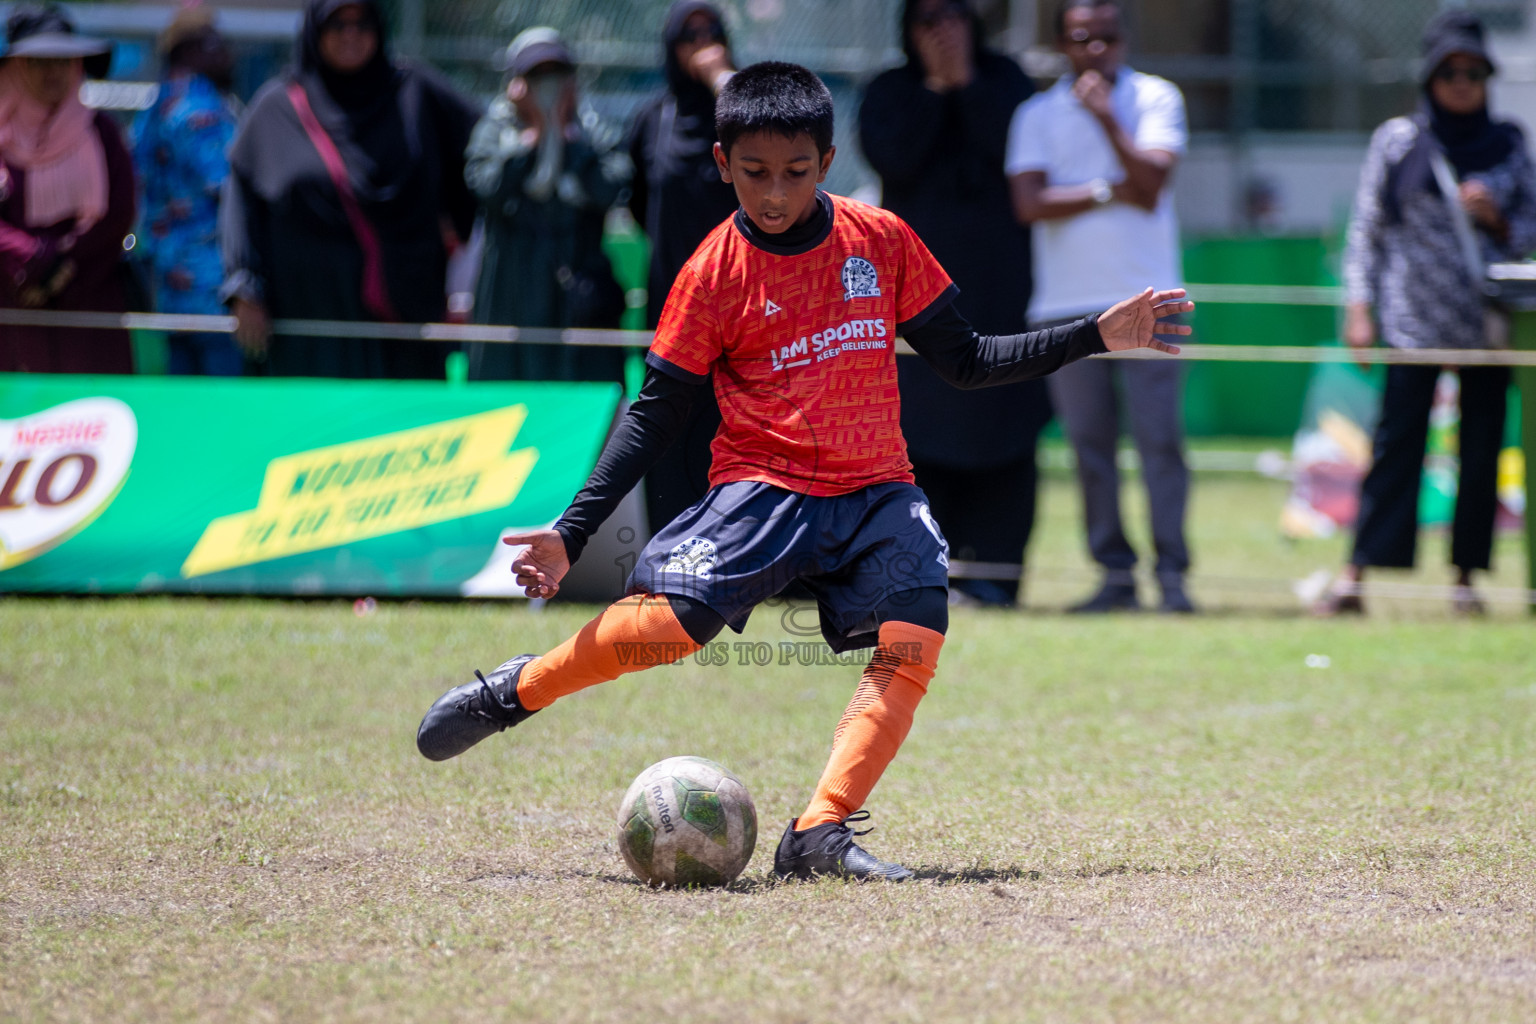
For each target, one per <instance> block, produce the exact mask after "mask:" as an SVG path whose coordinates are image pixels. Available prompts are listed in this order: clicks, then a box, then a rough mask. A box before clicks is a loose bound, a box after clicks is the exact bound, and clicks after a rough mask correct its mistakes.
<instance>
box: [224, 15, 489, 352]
mask: <svg viewBox="0 0 1536 1024" xmlns="http://www.w3.org/2000/svg"><path fill="white" fill-rule="evenodd" d="M295 51H296V52H295V54H294V57H295V60H294V67H293V68H292V69H290V70H289V71H287V72H285V73H284V74H282V75H279V76H278V77H277V78H274V79H273V80H272V81H270V82H268V83H267V84H266V85H264V86H262V87H261V89H260V90H259V91H258V92H257V93H256V96H255V98H253V99H252V100H251V105H250V107H249V109H248V110H247V112H246V115H245V119H244V120H243V121H242V122H241V124H240V127H239V130H238V132H237V134H236V135H235V140H234V144H233V145H232V146H231V147H230V153H229V166H230V175H229V178H228V180H227V181H226V183H225V188H224V193H223V196H222V208H221V210H220V224H221V230H222V243H223V251H224V264H225V269H226V271H227V276H226V279H225V283H224V286H223V289H222V292H221V297H222V298H224V299H225V301H227V302H228V303H229V304H230V307H231V311H232V312H233V313H234V315H235V317H236V319H237V320H238V323H239V327H238V330H237V332H236V338H237V340H238V341H239V342H240V344H241V345H242V347H244V348H245V350H246V351H247V352H248V353H250V354H251V355H252V356H255V357H257V358H265V360H266V368H267V371H268V372H269V373H270V374H271V375H273V376H285V377H358V378H361V377H375V378H378V377H383V378H400V377H404V378H436V379H439V380H440V379H442V377H443V373H444V358H445V356H446V354H447V351H448V348H447V346H445V345H442V344H440V343H437V342H430V341H395V340H379V339H375V338H320V337H305V336H300V335H287V334H279V335H275V336H274V335H272V333H271V321H272V320H274V319H279V318H281V319H299V320H358V321H382V322H403V323H414V322H420V321H424V320H425V321H437V320H442V319H443V318H444V316H445V315H446V312H447V304H448V303H447V289H446V279H447V265H448V255H449V250H450V247H452V246H456V245H457V244H459V243H460V242H462V241H463V240H465V239H467V238H468V237H469V231H470V228H471V226H472V225H473V223H474V217H475V199H474V196H473V195H472V194H471V193H470V191H469V186H468V185H467V184H466V183H465V181H464V147H465V146H466V145H467V144H468V142H469V136H470V131H471V129H473V128H474V125H475V121H476V119H477V118H478V117H479V111H478V110H476V109H475V108H474V107H472V106H470V104H469V103H468V102H467V101H465V100H464V99H463V98H462V97H460V96H459V95H458V93H456V92H455V91H454V90H453V89H452V87H450V86H449V85H448V84H447V82H445V81H444V80H443V79H442V78H440V77H439V76H438V75H437V74H436V73H435V72H433V71H430V70H428V69H427V68H425V67H422V66H420V65H417V64H413V63H407V62H403V61H398V62H397V61H396V60H395V59H394V58H393V57H392V56H391V54H390V50H389V40H388V38H387V33H386V31H385V20H384V9H383V6H382V5H381V4H380V3H379V0H308V3H307V4H306V5H305V10H304V21H303V27H302V29H301V30H300V33H299V37H298V39H297V41H296V46H295Z"/></svg>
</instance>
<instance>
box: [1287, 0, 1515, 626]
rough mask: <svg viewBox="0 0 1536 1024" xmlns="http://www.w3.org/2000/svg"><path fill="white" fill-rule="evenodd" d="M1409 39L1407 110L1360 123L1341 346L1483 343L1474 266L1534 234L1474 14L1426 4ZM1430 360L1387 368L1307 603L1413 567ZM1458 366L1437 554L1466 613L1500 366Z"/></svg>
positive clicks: (1494, 455)
mask: <svg viewBox="0 0 1536 1024" xmlns="http://www.w3.org/2000/svg"><path fill="white" fill-rule="evenodd" d="M1423 52H1424V62H1423V65H1422V77H1421V79H1420V81H1421V82H1422V83H1423V99H1422V101H1421V102H1420V105H1419V110H1418V111H1417V112H1416V113H1415V114H1413V115H1411V116H1409V117H1395V118H1393V119H1392V120H1390V121H1387V122H1386V123H1385V124H1383V125H1382V126H1381V127H1380V128H1378V129H1376V133H1375V135H1374V136H1372V138H1371V146H1370V150H1369V152H1368V153H1367V154H1366V158H1365V166H1364V168H1363V169H1362V171H1361V175H1360V188H1359V191H1358V193H1357V194H1356V197H1355V209H1354V216H1353V218H1352V220H1351V223H1350V227H1349V238H1348V245H1347V248H1346V250H1345V256H1344V283H1345V292H1346V301H1347V307H1346V313H1345V321H1344V337H1345V340H1346V341H1347V342H1348V343H1349V344H1350V345H1351V346H1353V347H1355V348H1369V347H1370V346H1371V345H1373V344H1375V342H1376V340H1377V338H1378V336H1379V337H1380V339H1381V340H1382V341H1383V342H1385V343H1386V344H1387V345H1390V346H1392V347H1394V348H1409V349H1411V348H1469V349H1473V348H1489V347H1493V346H1497V345H1499V344H1500V343H1501V339H1499V338H1497V337H1494V336H1492V335H1493V333H1495V332H1490V329H1489V328H1490V319H1489V318H1488V317H1487V315H1486V313H1487V310H1486V309H1485V299H1484V292H1483V288H1482V284H1483V281H1482V278H1483V268H1484V265H1485V264H1486V263H1488V262H1490V261H1495V260H1511V259H1520V258H1521V257H1523V256H1524V255H1525V254H1527V253H1529V252H1530V251H1531V250H1532V249H1533V248H1536V175H1533V171H1532V165H1531V161H1530V158H1529V156H1528V155H1527V153H1526V149H1525V139H1524V136H1523V135H1522V134H1521V132H1520V129H1519V128H1518V127H1516V126H1515V125H1513V124H1511V123H1509V122H1504V121H1495V120H1493V119H1492V118H1491V117H1490V116H1489V114H1488V85H1487V81H1488V78H1489V76H1490V75H1492V74H1493V71H1494V66H1493V61H1492V60H1491V59H1490V58H1489V56H1488V51H1487V48H1486V46H1485V45H1484V42H1483V26H1482V24H1481V22H1479V21H1478V20H1477V18H1476V17H1475V16H1473V15H1471V14H1469V13H1467V12H1465V11H1448V12H1446V13H1444V14H1442V15H1440V16H1439V17H1438V18H1436V19H1435V20H1434V21H1433V22H1432V23H1431V24H1430V25H1429V27H1428V28H1427V29H1426V30H1425V33H1424V43H1423ZM1442 183H1444V186H1445V187H1442ZM1373 313H1374V316H1373ZM1439 375H1440V369H1439V367H1435V366H1416V365H1415V366H1406V365H1397V366H1389V367H1388V368H1387V384H1386V392H1385V394H1384V395H1383V396H1382V408H1381V420H1380V422H1379V423H1378V424H1377V427H1376V435H1375V439H1374V443H1373V448H1374V451H1373V455H1374V459H1373V463H1372V465H1371V469H1370V471H1369V473H1367V474H1366V477H1365V480H1364V481H1363V482H1362V484H1361V487H1360V512H1359V517H1358V519H1357V521H1356V532H1355V543H1354V550H1353V552H1352V553H1351V555H1350V560H1349V564H1348V565H1346V566H1345V567H1344V571H1343V572H1342V573H1341V574H1340V576H1339V578H1338V579H1337V580H1336V581H1335V583H1334V586H1333V588H1332V589H1331V590H1330V592H1329V593H1328V594H1327V595H1326V596H1325V597H1324V598H1323V600H1322V601H1321V602H1320V603H1319V605H1318V607H1317V609H1316V610H1317V611H1318V612H1319V613H1320V614H1327V615H1333V614H1338V613H1341V612H1347V613H1359V612H1361V611H1363V610H1364V605H1363V602H1362V600H1361V597H1360V581H1361V579H1362V578H1363V577H1364V574H1365V569H1366V567H1367V566H1385V567H1390V568H1404V569H1406V568H1412V566H1413V561H1414V546H1415V541H1416V539H1417V533H1418V505H1419V483H1420V479H1421V477H1422V474H1423V467H1424V447H1425V442H1426V440H1427V438H1428V432H1429V412H1430V407H1431V405H1432V404H1433V402H1434V393H1435V382H1436V380H1437V379H1438V377H1439ZM1460 378H1461V427H1460V454H1461V475H1460V481H1459V485H1458V488H1457V495H1456V511H1455V516H1454V519H1453V522H1452V527H1451V564H1452V565H1453V566H1454V567H1455V569H1456V584H1455V590H1454V597H1453V608H1454V610H1455V611H1457V612H1459V613H1463V614H1467V613H1480V612H1482V611H1483V604H1482V601H1481V600H1480V599H1479V598H1478V596H1477V594H1476V592H1475V591H1474V590H1473V589H1472V573H1473V572H1474V571H1477V570H1479V569H1483V570H1486V569H1487V568H1488V567H1489V564H1490V562H1491V556H1492V549H1493V523H1494V514H1495V512H1496V511H1497V492H1496V487H1497V475H1498V456H1499V449H1500V448H1501V446H1502V444H1503V437H1504V413H1505V396H1506V393H1507V392H1508V390H1509V369H1508V368H1507V367H1503V366H1477V367H1473V366H1467V367H1462V368H1461V371H1460Z"/></svg>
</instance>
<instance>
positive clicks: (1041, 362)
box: [555, 301, 1105, 563]
mask: <svg viewBox="0 0 1536 1024" xmlns="http://www.w3.org/2000/svg"><path fill="white" fill-rule="evenodd" d="M919 320H920V322H919V323H918V324H917V325H915V326H914V325H912V324H910V323H909V324H906V325H903V324H898V325H897V327H896V330H897V333H898V334H900V335H901V336H902V337H904V338H905V339H906V341H907V344H908V345H910V346H912V349H913V351H915V352H916V353H917V354H918V355H920V356H922V357H923V359H924V360H926V361H927V363H928V365H930V366H932V367H933V368H934V370H935V371H936V372H937V373H938V374H939V376H940V377H943V378H944V379H945V380H946V381H948V382H949V383H951V384H953V385H955V386H956V387H958V388H985V387H992V386H994V385H997V384H1009V383H1012V382H1013V381H1019V380H1031V379H1033V378H1035V377H1043V376H1045V375H1046V374H1048V373H1050V372H1052V371H1053V370H1058V369H1060V368H1061V367H1063V366H1065V365H1066V364H1068V363H1070V362H1073V361H1075V360H1078V359H1082V358H1083V357H1085V356H1090V355H1094V354H1096V353H1099V352H1103V351H1105V348H1104V341H1103V339H1102V338H1101V337H1100V336H1099V325H1098V317H1097V316H1090V317H1086V318H1084V319H1082V320H1078V321H1076V322H1075V323H1071V324H1065V325H1063V326H1061V327H1052V328H1049V329H1047V330H1043V331H1029V332H1027V333H1025V334H1007V335H981V334H977V333H976V330H975V328H973V327H972V326H971V325H970V324H969V323H967V322H966V319H965V317H963V316H961V315H960V313H959V311H958V310H956V309H955V306H954V303H953V302H952V301H951V302H946V303H945V304H944V305H943V306H942V307H940V308H939V309H937V310H933V311H931V312H930V313H929V315H927V316H925V317H921V318H919ZM681 372H682V371H678V373H679V374H681ZM709 386H710V383H709V379H708V378H707V377H705V378H692V379H684V378H683V377H682V376H675V375H673V374H671V373H668V372H666V371H664V370H661V369H658V368H657V367H656V366H655V365H654V364H653V365H650V366H648V367H647V369H646V374H645V383H644V385H643V386H642V387H641V389H640V394H639V396H638V397H637V398H636V399H635V400H634V402H633V403H631V404H630V407H629V411H628V412H627V413H625V415H624V418H623V419H621V420H620V421H619V425H618V426H617V427H615V428H614V431H613V434H612V435H610V436H609V438H608V443H607V444H606V445H604V446H603V453H602V455H600V456H599V457H598V460H597V465H596V466H594V467H593V469H592V475H591V476H590V477H588V478H587V485H586V486H585V487H583V488H582V489H581V492H580V493H579V494H577V495H576V497H575V499H573V500H572V501H571V504H570V507H569V508H567V509H566V510H565V514H564V515H562V516H561V517H560V519H559V521H558V522H556V523H555V529H556V530H557V531H558V532H559V533H560V536H561V539H563V540H564V541H565V553H566V557H567V558H569V559H570V561H571V562H572V563H574V562H575V561H576V559H577V558H579V557H580V556H581V552H582V549H583V548H585V547H586V544H587V540H588V539H589V538H590V537H591V536H592V534H593V533H595V532H596V531H597V528H598V527H599V526H601V525H602V524H603V522H604V521H605V520H606V519H607V518H608V517H609V516H610V515H612V514H613V510H614V509H615V508H617V507H618V504H619V502H620V501H622V500H623V498H624V496H625V495H626V494H628V493H629V492H630V491H631V490H632V489H634V486H635V485H636V484H638V483H639V482H640V478H641V477H642V476H644V475H645V472H646V470H648V469H650V468H651V466H652V465H653V464H654V463H655V461H656V460H657V459H658V458H660V457H661V453H662V452H664V451H666V449H667V446H668V445H670V444H671V443H672V442H673V441H674V440H675V439H676V438H677V436H678V434H679V433H680V432H681V431H682V429H683V425H684V424H685V423H686V422H687V419H688V410H689V409H690V408H692V406H693V403H694V400H695V399H696V398H697V397H698V395H699V394H700V393H701V392H702V390H703V389H704V388H707V387H709Z"/></svg>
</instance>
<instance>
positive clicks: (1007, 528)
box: [912, 429, 1038, 604]
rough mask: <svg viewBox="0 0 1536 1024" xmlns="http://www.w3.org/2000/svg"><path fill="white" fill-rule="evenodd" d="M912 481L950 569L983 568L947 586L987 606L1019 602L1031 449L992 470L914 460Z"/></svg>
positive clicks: (1030, 516) (1032, 476) (1028, 522)
mask: <svg viewBox="0 0 1536 1024" xmlns="http://www.w3.org/2000/svg"><path fill="white" fill-rule="evenodd" d="M1036 432H1037V433H1038V429H1037V431H1036ZM912 475H913V476H914V477H916V478H917V486H919V487H921V488H922V489H923V493H924V494H926V495H928V507H929V509H930V510H931V511H932V512H933V518H934V519H936V520H938V523H939V528H940V529H942V530H943V531H944V537H945V539H946V540H948V541H949V557H950V563H951V565H952V566H954V567H955V569H956V570H961V569H962V566H961V565H959V564H957V563H965V562H974V563H982V565H980V566H977V567H976V569H977V570H978V575H977V576H964V575H960V573H959V571H957V572H953V573H951V575H950V578H949V585H950V586H951V587H953V588H955V589H957V590H960V591H963V592H965V593H967V594H970V595H971V596H972V597H975V598H977V599H979V600H981V601H985V602H988V603H993V604H1013V603H1015V602H1017V601H1018V598H1019V576H1020V574H1021V573H1022V572H1023V563H1024V546H1025V545H1026V544H1028V543H1029V534H1030V531H1031V530H1032V529H1033V528H1034V525H1035V488H1036V477H1037V472H1036V469H1035V453H1034V449H1033V446H1031V449H1030V453H1029V454H1028V455H1027V456H1025V457H1024V458H1022V459H1019V460H1018V461H1016V462H1010V463H1007V464H1005V465H1002V466H996V467H993V468H991V469H954V468H951V467H949V466H941V465H936V464H934V463H929V462H919V461H917V460H915V459H914V460H913V462H912ZM992 566H995V567H996V568H995V569H992V568H990V567H992ZM982 574H985V575H982ZM988 577H990V578H988Z"/></svg>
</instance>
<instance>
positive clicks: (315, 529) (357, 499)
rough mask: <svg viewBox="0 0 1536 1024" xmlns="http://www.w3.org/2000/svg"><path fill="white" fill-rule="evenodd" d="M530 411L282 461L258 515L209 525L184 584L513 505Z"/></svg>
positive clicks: (527, 457) (497, 413)
mask: <svg viewBox="0 0 1536 1024" xmlns="http://www.w3.org/2000/svg"><path fill="white" fill-rule="evenodd" d="M527 416H528V407H527V406H525V405H514V406H509V407H507V408H504V409H495V410H492V411H490V412H483V413H478V414H476V415H473V416H465V417H462V418H460V419H454V420H445V421H443V422H441V423H433V424H431V425H429V426H424V427H416V428H413V429H411V430H402V431H398V432H396V433H392V434H382V435H379V436H377V437H369V438H364V439H363V440H360V441H349V442H347V443H346V444H338V445H330V446H328V447H325V448H315V449H312V450H310V451H305V452H298V453H295V454H293V455H284V456H281V457H280V458H276V459H273V460H272V461H271V462H269V463H267V468H266V473H265V474H264V475H263V477H262V482H261V493H260V495H259V496H258V497H257V500H256V507H255V508H254V509H251V510H250V511H246V512H237V513H235V514H234V515H228V516H222V517H220V518H218V519H215V520H214V521H213V522H211V523H209V524H208V528H207V529H206V530H204V531H203V535H202V537H201V538H200V539H199V540H198V542H197V546H196V547H194V548H193V549H192V553H191V554H190V555H188V556H187V560H186V562H185V563H184V564H183V565H182V567H181V574H182V575H183V576H186V577H190V576H202V575H205V574H207V573H212V572H218V571H220V570H222V569H231V568H234V567H236V566H242V565H253V564H255V563H257V562H266V561H270V560H272V559H275V558H283V557H285V556H288V555H296V554H301V553H303V552H306V551H318V550H320V549H322V548H333V547H340V546H342V545H345V544H350V543H352V542H354V541H360V540H366V539H368V538H370V537H381V536H384V535H385V534H390V533H398V532H400V531H401V530H411V529H415V528H417V527H421V526H427V525H430V524H432V523H441V522H447V521H449V520H452V519H461V518H463V517H465V516H471V515H475V514H476V513H479V512H488V511H491V510H492V509H498V508H502V507H504V506H506V505H509V504H511V503H512V499H513V498H515V497H517V494H518V492H519V491H521V490H522V487H523V484H524V482H525V481H527V479H528V474H529V473H530V472H532V470H533V466H534V463H536V462H537V461H538V459H539V452H538V449H537V448H532V447H529V448H522V449H520V450H518V451H512V443H513V441H514V440H516V438H517V434H518V431H520V430H521V429H522V426H523V421H524V420H525V419H526V418H527Z"/></svg>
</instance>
